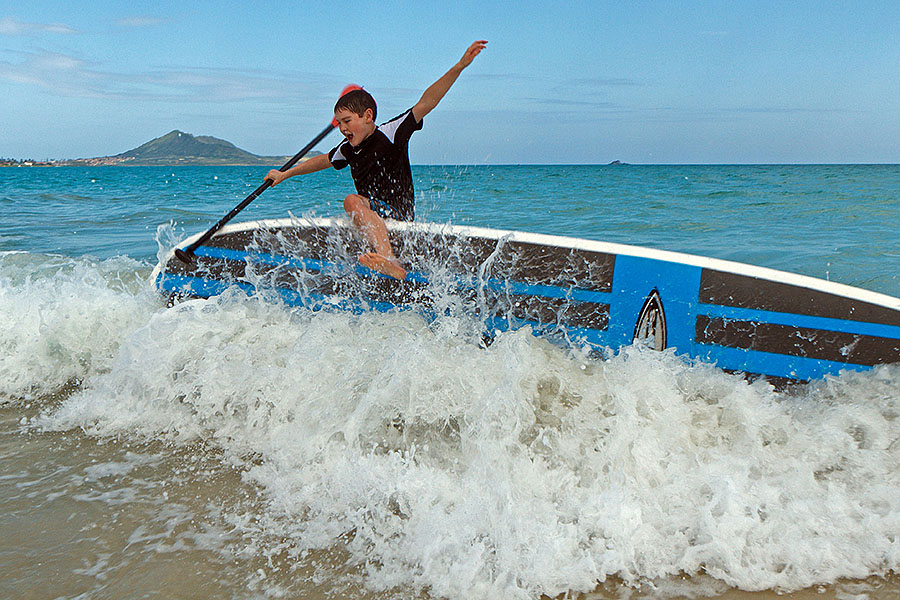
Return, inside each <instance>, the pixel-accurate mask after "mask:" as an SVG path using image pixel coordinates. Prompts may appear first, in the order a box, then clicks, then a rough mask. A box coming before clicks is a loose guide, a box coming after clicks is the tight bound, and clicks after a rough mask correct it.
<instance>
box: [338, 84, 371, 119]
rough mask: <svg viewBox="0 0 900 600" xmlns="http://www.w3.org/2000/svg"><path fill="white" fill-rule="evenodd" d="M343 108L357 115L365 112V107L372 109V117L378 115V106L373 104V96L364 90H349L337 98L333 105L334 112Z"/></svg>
mask: <svg viewBox="0 0 900 600" xmlns="http://www.w3.org/2000/svg"><path fill="white" fill-rule="evenodd" d="M342 108H345V109H347V110H349V111H352V112H354V113H356V114H358V115H359V116H363V114H365V112H366V109H367V108H369V109H372V119H375V117H377V116H378V108H377V107H376V106H375V98H373V97H372V94H370V93H369V92H367V91H366V90H363V89H359V90H351V91H349V92H347V93H346V94H344V95H343V96H341V97H340V98H338V101H337V104H335V105H334V112H337V111H339V110H340V109H342Z"/></svg>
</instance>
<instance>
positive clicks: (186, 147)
mask: <svg viewBox="0 0 900 600" xmlns="http://www.w3.org/2000/svg"><path fill="white" fill-rule="evenodd" d="M109 158H110V159H111V162H112V161H114V162H118V163H121V164H129V165H272V164H275V163H277V162H284V161H285V160H286V157H283V156H258V155H256V154H251V153H250V152H247V151H246V150H241V149H240V148H238V147H237V146H235V145H234V144H232V143H231V142H227V141H225V140H220V139H219V138H214V137H212V136H208V135H201V136H193V135H191V134H190V133H185V132H183V131H178V130H175V131H170V132H169V133H167V134H166V135H164V136H162V137H158V138H156V139H153V140H150V141H149V142H147V143H146V144H142V145H140V146H138V147H137V148H134V149H133V150H129V151H127V152H123V153H121V154H117V155H115V156H111V157H109Z"/></svg>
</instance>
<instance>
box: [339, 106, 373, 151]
mask: <svg viewBox="0 0 900 600" xmlns="http://www.w3.org/2000/svg"><path fill="white" fill-rule="evenodd" d="M334 118H335V119H337V122H338V129H340V130H341V135H343V136H344V137H345V138H347V141H348V142H350V145H351V146H358V145H360V144H361V143H362V141H363V140H364V139H366V138H367V137H369V136H370V135H371V134H372V132H373V131H375V120H374V119H373V118H372V111H371V110H370V109H366V112H364V113H363V114H362V115H358V114H356V113H355V112H353V111H352V110H348V109H346V108H339V109H338V110H336V111H335V113H334Z"/></svg>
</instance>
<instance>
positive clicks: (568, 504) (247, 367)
mask: <svg viewBox="0 0 900 600" xmlns="http://www.w3.org/2000/svg"><path fill="white" fill-rule="evenodd" d="M454 318H455V319H459V318H462V317H461V316H460V315H455V316H454ZM455 328H456V326H450V325H448V326H442V325H441V324H440V321H438V322H437V324H435V323H433V322H429V321H426V320H425V319H423V318H422V317H421V316H420V315H418V314H416V313H415V312H411V311H407V312H396V313H363V314H356V315H355V314H351V313H347V312H342V311H334V312H332V311H327V310H326V311H318V312H313V311H308V310H305V309H294V310H289V309H286V308H285V307H282V306H279V305H277V304H272V303H270V302H264V301H262V300H260V299H259V298H248V297H247V296H246V295H244V294H243V293H242V292H238V291H236V290H235V291H232V292H229V293H227V294H225V295H223V296H221V297H218V298H216V299H212V300H194V301H190V302H186V303H184V304H181V305H178V306H176V307H175V308H174V309H172V310H159V311H157V312H156V313H154V314H152V315H151V316H150V318H149V319H148V320H147V321H146V323H145V324H143V325H142V326H140V327H137V328H136V329H134V330H132V331H128V332H123V336H122V338H121V340H120V343H119V344H118V350H117V356H116V357H115V358H114V359H113V360H112V361H111V362H110V363H109V364H108V367H107V369H106V370H105V372H103V373H98V374H92V375H91V376H90V377H89V378H88V380H87V381H86V383H85V385H84V389H83V390H82V391H80V392H79V393H77V394H75V395H73V396H71V397H69V398H67V399H66V400H65V401H64V402H63V404H62V406H60V407H59V408H52V409H50V410H48V411H46V412H45V414H44V415H43V417H42V418H41V419H40V420H39V424H40V426H41V427H43V428H44V429H47V430H51V429H58V430H66V429H69V428H73V427H77V428H83V429H85V430H86V431H88V432H90V433H91V434H92V435H96V436H99V437H101V438H103V437H110V436H122V435H124V436H126V437H136V438H139V439H144V440H167V441H169V442H171V443H175V444H178V445H180V446H183V445H185V444H196V443H197V442H200V443H202V444H204V445H205V446H207V447H209V448H214V449H216V451H219V452H222V453H223V458H224V460H225V461H226V463H231V464H235V465H237V466H239V468H240V469H241V470H242V471H243V473H244V475H243V476H244V479H245V481H247V482H250V483H252V484H253V485H255V486H256V487H258V488H259V490H260V492H261V493H262V497H263V498H264V499H265V501H264V505H263V506H261V507H253V508H249V509H248V508H247V507H241V506H240V505H234V506H232V507H230V508H229V507H225V513H226V516H225V517H224V518H225V519H226V520H227V521H229V522H231V523H234V524H237V523H241V524H242V525H241V527H242V528H243V529H242V531H243V535H244V537H245V541H247V540H249V542H248V543H250V544H251V545H254V546H255V547H256V548H258V550H259V551H260V552H267V551H272V548H273V547H274V548H278V549H279V552H283V553H286V555H287V556H294V557H295V558H296V563H295V564H296V565H302V564H305V563H304V561H303V560H302V557H304V556H306V557H308V556H313V555H315V554H316V553H317V552H322V551H333V549H334V548H336V547H340V548H343V549H342V550H341V551H340V553H346V559H345V560H346V561H347V562H348V564H349V565H350V566H352V565H356V566H357V567H358V568H361V569H362V571H361V573H362V575H361V576H362V577H363V581H364V584H365V586H367V587H368V588H369V589H370V590H381V591H386V590H390V589H397V588H402V589H409V590H414V589H429V590H430V593H431V594H432V595H433V596H435V597H448V598H463V597H465V598H471V597H503V598H530V597H534V596H536V595H538V594H541V593H543V594H549V595H553V594H559V593H564V592H566V591H573V590H574V591H589V590H591V589H593V587H594V586H595V585H596V584H597V583H598V582H602V581H605V580H606V579H607V578H609V577H611V576H617V577H619V578H621V579H622V580H624V581H625V582H628V583H630V584H633V585H636V584H638V583H640V582H642V581H652V580H655V579H657V578H667V577H672V576H676V575H678V574H681V573H686V574H689V575H696V574H701V573H708V574H710V575H712V576H713V577H715V578H717V579H718V580H720V581H722V582H725V583H727V584H728V585H730V586H734V587H739V588H742V589H747V590H755V589H767V588H783V589H795V588H800V587H806V586H810V585H814V584H816V583H823V582H831V581H835V580H837V579H838V578H841V577H866V576H869V575H872V574H881V573H885V572H886V571H889V570H891V569H896V568H898V566H900V549H898V541H897V540H898V534H900V521H898V517H897V516H896V515H898V514H900V473H898V465H900V460H898V458H900V448H898V443H897V439H898V438H900V423H898V421H897V419H896V416H897V411H898V407H900V404H898V403H900V397H898V394H897V393H896V391H894V390H896V382H898V381H900V373H898V371H897V369H896V368H895V367H881V368H877V369H875V370H874V371H873V372H872V373H871V374H857V375H848V376H846V377H842V378H836V379H831V380H829V381H826V382H823V383H821V384H819V385H818V386H811V387H809V388H806V389H805V390H804V389H802V388H801V389H800V390H799V391H795V392H794V394H793V395H791V394H783V393H777V392H775V391H774V390H773V389H772V388H771V387H770V386H768V384H766V383H764V382H756V383H752V384H751V383H748V382H747V381H746V380H744V379H743V378H741V377H740V376H738V375H729V374H725V373H722V372H721V371H718V370H716V369H715V368H714V367H712V366H709V365H703V364H690V363H686V362H684V361H683V360H682V359H681V358H679V357H677V356H675V355H673V354H672V353H671V352H666V353H655V352H651V351H649V350H646V349H642V348H637V347H635V348H627V349H625V350H624V351H622V352H621V353H619V354H618V355H616V356H615V357H613V358H611V359H609V360H606V361H600V360H596V359H593V358H590V357H588V356H585V355H581V354H579V353H578V352H577V351H571V350H565V349H562V348H559V347H556V346H553V345H551V344H549V343H547V342H546V341H544V340H541V339H538V338H535V337H533V336H531V335H530V333H529V331H528V330H527V329H525V330H519V331H515V332H505V333H501V334H499V335H498V336H497V338H496V339H495V341H494V343H493V344H491V345H490V346H488V347H484V346H483V345H480V344H478V343H475V342H474V341H473V340H471V339H465V337H457V336H455V335H452V332H453V331H454V329H455ZM247 510H250V511H251V513H252V514H246V512H245V511H247ZM242 515H245V516H242ZM273 544H274V546H272V545H273ZM266 548H269V550H266ZM290 564H292V563H291V561H288V565H290ZM286 568H289V569H290V568H291V567H290V566H288V567H286Z"/></svg>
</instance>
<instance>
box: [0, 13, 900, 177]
mask: <svg viewBox="0 0 900 600" xmlns="http://www.w3.org/2000/svg"><path fill="white" fill-rule="evenodd" d="M4 4H5V6H3V7H0V90H2V91H0V156H8V157H17V158H24V157H32V158H38V159H41V158H74V157H90V156H100V155H107V154H116V153H119V152H123V151H125V150H128V149H130V148H133V147H135V146H138V145H140V144H142V143H144V142H146V141H148V140H150V139H152V138H154V137H158V136H160V135H163V134H165V133H167V132H169V131H171V130H172V129H180V130H182V131H187V132H189V133H193V134H195V135H212V136H216V137H220V138H224V139H227V140H229V141H231V142H233V143H235V144H236V145H238V146H239V147H241V148H244V149H245V150H248V151H250V152H253V153H256V154H265V155H275V154H279V155H290V154H293V153H294V152H296V151H297V150H298V149H299V148H300V147H302V146H303V145H305V144H306V142H308V141H309V140H310V139H311V138H312V137H313V136H315V134H317V133H318V132H319V131H320V130H321V129H322V128H323V127H324V126H325V125H326V124H327V123H328V121H329V120H330V118H331V109H332V107H333V104H334V101H335V99H336V96H337V94H338V93H339V92H340V90H341V89H342V88H343V87H344V86H345V85H346V84H348V83H351V82H352V83H359V84H361V85H363V86H365V87H366V88H367V89H368V90H369V91H370V92H372V93H373V94H374V96H375V98H376V99H377V100H378V103H379V110H380V115H379V116H380V117H384V118H387V117H389V116H393V115H395V114H398V113H400V112H402V111H403V110H405V109H406V108H408V107H409V106H411V105H412V104H414V103H415V101H416V100H417V99H418V98H419V95H420V94H421V92H422V91H423V90H424V89H425V88H426V87H427V86H428V85H429V84H430V83H432V82H433V81H434V80H435V79H437V78H438V77H439V76H440V75H442V74H443V73H444V72H445V71H446V70H447V69H448V68H449V67H450V66H451V65H452V64H453V63H455V62H456V61H457V60H458V59H459V57H460V56H461V55H462V53H463V51H464V50H465V49H466V47H467V46H468V45H469V43H471V42H472V41H473V40H476V39H481V38H483V39H487V40H489V42H490V43H489V46H488V48H487V49H486V50H485V51H484V52H483V53H482V54H481V55H480V56H479V57H478V58H477V59H476V60H475V62H474V63H473V64H472V66H471V67H470V68H469V69H467V70H466V71H465V72H464V73H463V75H462V76H461V78H460V79H459V81H458V82H457V83H456V85H455V86H454V87H453V89H451V91H450V93H449V94H448V96H447V97H446V98H445V99H444V101H443V102H442V103H441V105H440V106H439V107H438V108H437V109H436V110H435V111H434V112H433V113H432V114H431V115H429V116H428V118H427V119H426V123H425V128H424V130H423V131H422V132H421V133H419V134H416V136H415V137H414V138H413V141H412V144H411V150H410V157H411V159H412V161H413V163H418V164H486V163H601V164H603V163H608V162H610V161H612V160H622V161H625V162H633V163H867V162H878V163H900V27H898V26H897V23H900V2H896V0H893V1H890V2H875V1H872V2H866V1H862V2H827V1H822V2H802V1H799V2H783V1H778V2H775V1H773V2H751V1H744V2H727V1H722V0H718V1H708V2H699V1H680V2H663V1H659V2H641V1H636V2H621V1H616V2H603V1H597V0H595V1H593V2H577V1H572V2H555V1H553V0H544V1H542V2H530V1H523V2H488V1H486V0H482V1H469V0H457V1H455V2H452V3H451V2H446V3H428V2H415V3H414V2H400V1H389V0H388V1H382V2H356V1H353V0H342V1H341V2H339V3H317V2H311V3H301V2H290V3H287V2H284V3H283V2H252V3H251V2H202V1H198V2H185V1H183V0H182V1H178V2H175V1H172V2H167V1H160V2H154V1H152V0H150V1H145V2H121V1H103V0H98V1H93V2H90V3H86V2H79V1H76V2H72V1H68V2H54V1H49V2H48V1H42V2H6V3H4ZM451 5H452V6H451ZM338 140H339V134H337V133H336V132H335V133H334V134H332V137H329V138H328V139H326V141H325V142H323V143H322V145H321V146H320V147H319V149H320V150H327V149H328V148H330V147H331V146H333V145H335V144H336V143H337V142H338Z"/></svg>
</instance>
